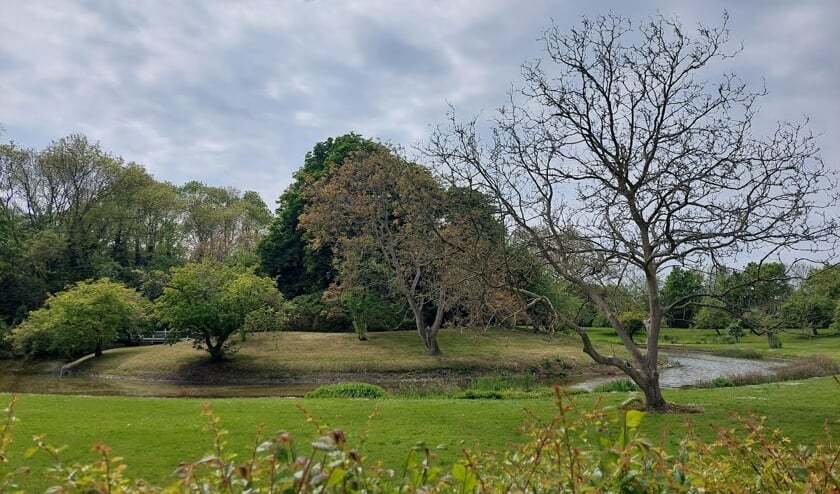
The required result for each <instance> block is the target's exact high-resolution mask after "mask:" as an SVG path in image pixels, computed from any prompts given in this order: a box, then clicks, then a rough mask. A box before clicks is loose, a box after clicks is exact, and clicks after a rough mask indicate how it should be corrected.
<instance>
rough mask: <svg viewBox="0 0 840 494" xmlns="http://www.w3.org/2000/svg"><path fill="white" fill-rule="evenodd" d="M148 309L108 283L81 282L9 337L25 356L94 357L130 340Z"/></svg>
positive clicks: (143, 302)
mask: <svg viewBox="0 0 840 494" xmlns="http://www.w3.org/2000/svg"><path fill="white" fill-rule="evenodd" d="M148 308H149V304H148V302H147V301H146V300H145V299H144V298H143V297H142V296H141V295H140V294H139V293H138V292H137V291H135V290H131V289H129V288H126V287H125V286H124V285H121V284H119V283H115V282H113V281H111V280H109V279H107V278H104V279H101V280H97V281H82V282H79V283H77V284H76V285H73V286H72V287H70V288H69V289H67V290H65V291H63V292H60V293H57V294H55V295H53V296H51V297H50V298H48V299H47V302H46V304H45V305H44V307H42V308H40V309H38V310H36V311H33V312H31V313H29V316H28V317H27V318H26V320H24V321H23V322H22V323H21V324H20V325H18V326H17V328H15V329H14V331H13V332H12V336H11V338H12V342H13V344H14V347H15V349H16V350H17V351H18V352H20V353H24V354H30V355H37V354H52V355H61V356H63V357H68V358H74V357H79V356H82V355H85V354H87V353H90V352H93V353H94V355H96V356H97V357H98V356H100V355H102V350H103V349H104V347H105V346H107V345H108V344H110V343H112V342H114V341H115V340H116V339H117V338H118V337H120V336H121V335H122V336H123V338H126V337H128V339H131V336H134V334H133V333H135V332H136V331H137V330H138V328H139V327H140V323H141V321H142V319H143V317H144V316H145V315H146V313H147V311H148Z"/></svg>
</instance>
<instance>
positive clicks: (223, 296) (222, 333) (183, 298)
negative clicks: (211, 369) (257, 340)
mask: <svg viewBox="0 0 840 494" xmlns="http://www.w3.org/2000/svg"><path fill="white" fill-rule="evenodd" d="M171 275H172V278H171V280H170V281H169V284H168V285H167V286H166V288H165V289H164V291H163V295H162V296H161V297H160V298H158V299H157V301H156V302H155V310H156V313H157V316H158V318H159V319H160V321H161V322H162V323H163V324H166V325H168V326H169V327H170V328H171V330H172V331H171V332H170V333H169V335H170V338H171V342H174V341H177V340H178V339H180V338H191V339H192V340H193V344H194V346H195V347H196V348H198V349H204V350H206V351H207V353H209V354H210V360H212V361H214V362H218V361H221V360H223V359H224V358H225V357H227V356H228V355H229V354H230V348H229V344H228V340H229V338H230V336H231V335H233V334H234V333H236V332H237V331H242V330H243V328H245V325H246V324H245V323H246V321H251V320H253V319H254V316H253V315H252V316H251V317H250V318H249V315H251V314H252V313H254V312H257V311H261V310H264V309H266V308H272V309H275V310H280V308H281V306H282V302H283V300H282V296H281V295H280V293H279V292H278V291H277V289H276V288H275V287H274V283H273V282H272V281H271V280H270V279H268V278H262V277H259V276H257V275H255V274H254V273H253V272H252V271H248V270H245V269H243V268H239V267H231V266H227V265H224V264H218V263H214V262H210V261H205V262H202V263H190V264H187V265H185V266H182V267H180V268H173V269H172V272H171Z"/></svg>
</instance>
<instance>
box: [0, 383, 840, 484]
mask: <svg viewBox="0 0 840 494" xmlns="http://www.w3.org/2000/svg"><path fill="white" fill-rule="evenodd" d="M665 395H666V399H668V400H670V401H673V402H676V403H681V404H693V405H698V406H700V407H702V409H703V413H699V414H687V415H684V414H667V415H649V416H648V417H646V418H645V421H644V422H643V426H642V431H643V433H644V434H645V435H646V436H647V437H648V438H650V439H651V440H653V441H658V440H659V438H660V437H661V436H662V434H663V432H664V431H666V430H667V431H670V432H671V434H670V436H669V439H668V440H667V441H666V443H667V444H669V445H670V447H671V448H675V447H676V445H677V444H678V443H679V441H680V440H681V439H682V437H683V436H684V427H685V423H686V421H691V422H693V423H694V425H695V427H696V429H697V431H698V432H699V433H700V435H701V436H703V437H706V438H711V437H712V436H713V434H714V432H713V430H712V429H711V427H710V426H709V425H710V424H717V425H719V426H723V427H729V426H732V425H733V424H734V419H733V415H732V414H733V413H744V412H746V411H748V410H751V411H753V412H755V413H756V414H758V415H761V416H767V417H769V421H770V422H769V425H770V426H771V427H779V428H781V429H782V430H783V431H784V433H785V434H786V435H788V436H790V437H791V438H792V439H793V440H794V442H796V443H810V442H812V441H813V440H814V438H816V437H819V436H821V434H822V433H823V432H822V431H823V426H824V424H825V423H828V425H829V428H830V429H832V430H833V431H834V433H835V435H836V434H838V433H840V421H838V419H839V418H840V415H838V409H840V387H838V385H837V383H836V382H835V381H833V380H832V379H830V378H820V379H810V380H806V381H801V382H792V383H775V384H768V385H762V386H750V387H744V388H727V389H711V390H680V391H666V393H665ZM627 397H628V395H627V394H626V393H609V394H601V395H598V394H591V395H580V396H576V397H575V399H576V400H577V402H578V403H579V405H580V407H581V408H582V409H586V408H588V407H591V406H593V404H594V402H595V401H596V400H600V401H602V403H603V404H605V405H607V406H616V405H617V404H619V403H620V402H622V401H623V400H625V399H626V398H627ZM0 400H1V401H2V403H5V402H8V400H9V396H8V395H2V396H0ZM202 403H208V404H209V405H210V406H211V407H212V409H213V410H214V412H215V413H216V414H217V415H218V416H220V417H221V418H222V424H223V426H224V427H225V428H226V429H228V430H229V431H230V434H229V435H228V436H226V440H227V442H228V446H229V447H230V448H231V449H232V450H235V451H238V452H241V453H243V454H244V453H245V452H246V449H247V447H248V446H249V445H251V444H253V441H254V437H255V432H256V430H257V428H258V426H259V424H265V425H266V432H267V433H268V434H273V433H274V432H276V431H279V430H289V431H291V432H292V433H293V434H294V436H295V438H296V440H297V441H299V442H301V443H303V444H305V443H308V442H309V441H311V440H312V439H313V438H314V437H315V428H314V427H313V425H312V424H309V423H306V416H305V415H304V414H303V413H302V412H301V411H300V410H299V409H298V406H303V407H304V408H305V409H306V410H307V411H308V412H309V413H310V414H311V415H312V416H314V417H315V418H317V420H318V421H320V422H321V423H324V424H325V425H327V426H329V427H341V428H342V429H344V430H345V432H346V433H347V435H348V439H349V441H351V442H352V443H354V444H356V445H358V444H359V442H360V441H361V438H362V437H366V441H365V442H364V446H363V452H364V454H366V455H367V457H368V458H369V459H370V460H371V461H376V460H381V461H383V462H384V463H385V464H386V465H389V466H392V467H395V468H396V467H399V465H401V463H402V462H403V461H404V459H405V456H406V454H407V452H408V451H409V450H410V448H411V447H412V446H413V445H414V444H415V443H416V442H417V441H419V440H424V441H426V443H427V444H428V445H429V446H431V447H435V446H437V445H444V446H445V447H446V449H442V450H439V451H437V455H438V458H439V460H440V461H441V462H442V463H445V464H446V463H450V462H452V461H453V460H454V459H455V458H457V457H458V456H459V455H460V454H461V449H462V448H464V447H468V448H473V449H475V448H482V449H500V448H505V447H506V445H507V444H508V442H509V441H520V440H522V436H521V432H520V429H519V427H520V426H521V424H523V423H524V421H525V420H526V418H527V415H526V412H525V410H526V409H527V410H528V411H529V412H530V413H532V414H534V415H535V416H536V417H541V418H548V417H550V416H552V415H553V414H554V412H555V411H556V408H555V406H554V404H553V403H552V400H551V399H548V398H541V399H529V400H504V401H501V400H451V399H422V400H410V399H385V400H381V401H379V402H374V401H368V400H336V399H321V400H319V399H282V398H261V399H247V398H241V399H224V400H195V399H154V398H121V397H84V396H37V395H23V396H21V397H20V398H19V403H18V406H17V415H18V417H19V418H20V421H19V422H17V423H15V424H14V428H13V431H12V434H13V436H14V438H15V442H14V443H13V444H12V447H11V449H10V458H11V461H12V464H21V463H22V462H23V460H22V459H21V458H22V456H23V454H24V451H25V450H26V449H28V448H29V447H30V446H31V445H32V443H31V442H30V438H31V437H32V436H33V435H35V434H40V433H46V434H47V435H48V439H49V441H50V442H51V443H52V444H54V445H57V446H62V445H67V446H68V449H67V450H66V452H65V453H64V454H63V457H64V459H65V460H66V461H68V462H74V461H91V460H92V459H93V458H94V456H95V454H94V453H93V452H91V450H90V447H91V446H92V445H93V444H95V443H96V442H99V441H102V442H104V443H105V444H107V445H109V446H111V447H112V448H113V450H114V453H115V454H118V455H120V456H122V457H124V458H125V460H126V463H127V464H128V465H129V472H128V473H129V474H130V475H132V476H142V477H145V478H147V479H148V480H152V481H154V482H165V481H167V479H168V478H169V476H170V475H171V473H172V471H173V470H174V469H175V467H176V466H177V464H178V462H179V461H180V460H187V459H190V460H194V459H197V458H199V457H201V456H202V455H203V454H204V453H207V452H209V451H210V450H211V448H212V444H211V438H210V436H209V435H208V433H207V432H206V431H205V430H204V425H205V423H206V420H205V419H204V418H203V417H202V416H201V415H200V409H201V404H202ZM377 403H378V405H377ZM377 406H378V407H379V411H378V414H377V415H376V416H375V417H374V418H373V419H372V420H371V421H370V422H369V421H368V417H369V416H370V415H371V413H372V412H373V411H374V409H375V408H376V407H377ZM26 463H27V464H29V465H30V466H32V467H33V469H34V471H35V472H40V471H43V469H44V468H45V467H46V466H47V465H48V464H49V463H50V461H49V459H48V458H46V456H44V455H41V454H38V455H36V456H34V457H33V458H31V459H29V460H26ZM46 485H47V484H46V483H45V481H44V480H43V479H42V478H40V476H39V475H33V476H31V477H30V479H29V480H27V485H26V487H27V488H28V489H31V490H39V489H42V488H43V487H45V486H46Z"/></svg>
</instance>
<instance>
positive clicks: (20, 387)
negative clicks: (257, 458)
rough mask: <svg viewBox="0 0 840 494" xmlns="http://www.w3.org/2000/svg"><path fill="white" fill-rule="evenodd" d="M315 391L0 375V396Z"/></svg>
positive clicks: (228, 395)
mask: <svg viewBox="0 0 840 494" xmlns="http://www.w3.org/2000/svg"><path fill="white" fill-rule="evenodd" d="M316 387H317V385H316V384H282V385H277V384H248V385H219V384H190V383H176V382H169V381H142V380H133V379H108V378H102V377H82V376H58V375H57V374H6V375H0V392H5V393H32V394H65V395H91V396H103V395H104V396H157V397H165V398H166V397H169V398H175V397H199V398H233V397H263V396H288V397H294V396H303V395H304V394H306V393H307V392H308V391H311V390H313V389H315V388H316Z"/></svg>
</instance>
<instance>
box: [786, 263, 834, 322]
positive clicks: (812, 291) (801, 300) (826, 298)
mask: <svg viewBox="0 0 840 494" xmlns="http://www.w3.org/2000/svg"><path fill="white" fill-rule="evenodd" d="M839 300H840V266H838V265H826V266H821V267H819V268H815V269H812V270H811V271H810V272H809V273H808V276H807V277H806V278H805V279H804V280H803V281H802V283H801V284H800V286H799V287H798V288H797V289H796V291H795V292H794V293H793V294H792V295H791V296H790V297H789V298H788V299H787V300H786V301H785V302H784V303H783V304H782V307H781V312H782V317H783V318H784V320H785V324H786V325H787V326H789V327H792V328H803V329H805V330H808V331H810V332H811V334H813V335H814V336H816V335H817V334H818V331H819V330H820V329H824V328H828V327H830V326H832V325H833V324H834V321H835V320H836V316H835V311H836V307H837V306H838V301H839Z"/></svg>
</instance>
